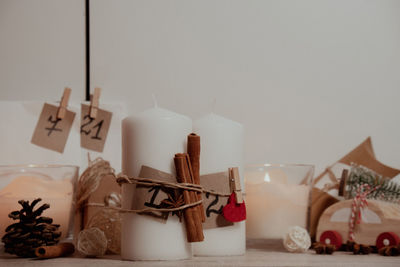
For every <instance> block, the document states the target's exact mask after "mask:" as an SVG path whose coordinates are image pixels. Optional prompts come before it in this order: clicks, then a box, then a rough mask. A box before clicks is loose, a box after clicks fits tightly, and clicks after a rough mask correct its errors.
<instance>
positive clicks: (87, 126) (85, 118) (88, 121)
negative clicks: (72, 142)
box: [81, 104, 112, 152]
mask: <svg viewBox="0 0 400 267" xmlns="http://www.w3.org/2000/svg"><path fill="white" fill-rule="evenodd" d="M89 113H90V106H88V105H86V104H82V108H81V147H83V148H86V149H90V150H94V151H97V152H103V149H104V144H105V142H106V139H107V135H108V130H109V129H110V124H111V117H112V113H111V112H109V111H106V110H103V109H98V110H97V115H96V118H91V117H90V116H89Z"/></svg>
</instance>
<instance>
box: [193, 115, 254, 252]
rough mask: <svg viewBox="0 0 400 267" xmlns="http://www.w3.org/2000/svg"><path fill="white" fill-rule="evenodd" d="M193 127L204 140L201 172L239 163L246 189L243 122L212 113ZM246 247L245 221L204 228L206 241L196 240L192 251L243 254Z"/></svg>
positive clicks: (213, 170)
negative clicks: (231, 224) (197, 241)
mask: <svg viewBox="0 0 400 267" xmlns="http://www.w3.org/2000/svg"><path fill="white" fill-rule="evenodd" d="M193 130H194V132H195V133H196V134H198V135H200V140H201V153H200V175H205V174H210V173H216V172H224V171H228V168H230V167H239V172H240V178H241V184H242V187H243V189H244V186H243V182H244V179H243V126H242V125H241V124H240V123H238V122H235V121H232V120H229V119H226V118H223V117H221V116H218V115H215V114H213V113H211V114H208V115H206V116H204V117H202V118H200V119H198V120H197V121H195V122H194V124H193ZM205 208H206V207H205ZM245 251H246V236H245V222H239V223H235V224H234V225H233V226H226V227H219V228H215V229H205V230H204V241H203V242H199V243H194V244H193V252H194V255H197V256H226V255H242V254H244V253H245Z"/></svg>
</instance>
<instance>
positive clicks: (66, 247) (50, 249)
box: [35, 243, 75, 259]
mask: <svg viewBox="0 0 400 267" xmlns="http://www.w3.org/2000/svg"><path fill="white" fill-rule="evenodd" d="M74 252H75V247H74V245H73V244H72V243H60V244H57V245H54V246H42V247H38V248H37V249H36V250H35V255H36V256H37V257H38V258H41V259H49V258H57V257H64V256H68V255H70V254H72V253H74Z"/></svg>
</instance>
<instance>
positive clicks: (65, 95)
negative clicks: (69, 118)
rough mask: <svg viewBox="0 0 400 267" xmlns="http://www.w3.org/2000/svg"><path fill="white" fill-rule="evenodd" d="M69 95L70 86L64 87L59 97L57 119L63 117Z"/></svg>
mask: <svg viewBox="0 0 400 267" xmlns="http://www.w3.org/2000/svg"><path fill="white" fill-rule="evenodd" d="M70 95H71V88H68V87H65V89H64V93H63V96H62V97H61V101H60V106H59V107H58V111H57V119H63V118H64V117H65V113H66V112H67V107H68V101H69V96H70Z"/></svg>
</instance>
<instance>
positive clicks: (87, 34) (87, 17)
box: [85, 0, 90, 101]
mask: <svg viewBox="0 0 400 267" xmlns="http://www.w3.org/2000/svg"><path fill="white" fill-rule="evenodd" d="M85 30H86V31H85V49H86V90H85V91H86V96H85V99H86V101H90V0H85Z"/></svg>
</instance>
